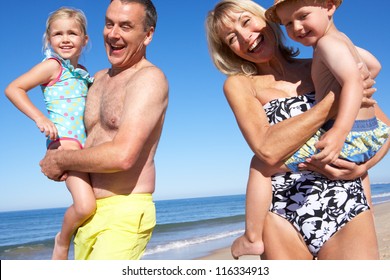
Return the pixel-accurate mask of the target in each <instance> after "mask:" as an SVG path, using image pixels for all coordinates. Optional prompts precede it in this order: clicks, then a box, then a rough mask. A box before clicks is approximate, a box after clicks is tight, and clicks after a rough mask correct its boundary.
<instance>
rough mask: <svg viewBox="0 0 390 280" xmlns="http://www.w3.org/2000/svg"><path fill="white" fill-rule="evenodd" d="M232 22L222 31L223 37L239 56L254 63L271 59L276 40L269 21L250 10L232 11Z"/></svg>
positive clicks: (230, 16)
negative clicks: (268, 23)
mask: <svg viewBox="0 0 390 280" xmlns="http://www.w3.org/2000/svg"><path fill="white" fill-rule="evenodd" d="M229 18H230V19H231V23H230V24H227V25H225V26H224V27H223V28H222V29H221V31H220V37H221V39H222V40H223V41H224V42H225V43H226V44H227V45H228V46H229V47H230V49H231V50H232V51H233V52H234V53H235V54H236V55H238V56H239V57H241V58H243V59H246V60H248V61H250V62H253V63H265V62H268V61H270V60H271V59H272V58H273V56H274V52H275V49H276V40H275V36H274V34H273V32H272V29H271V27H270V26H269V25H267V23H266V22H265V21H264V20H263V19H261V18H259V17H256V16H255V15H253V14H252V13H250V12H246V11H244V12H231V13H230V14H229Z"/></svg>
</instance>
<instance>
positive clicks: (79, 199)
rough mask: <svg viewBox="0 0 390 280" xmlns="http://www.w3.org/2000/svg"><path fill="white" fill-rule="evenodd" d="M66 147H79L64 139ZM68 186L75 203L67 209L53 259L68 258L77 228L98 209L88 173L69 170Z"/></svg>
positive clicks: (57, 237)
mask: <svg viewBox="0 0 390 280" xmlns="http://www.w3.org/2000/svg"><path fill="white" fill-rule="evenodd" d="M61 146H62V147H63V148H64V149H77V148H78V146H75V143H73V142H72V141H62V142H61ZM66 186H67V188H68V190H69V192H70V193H71V195H72V198H73V204H72V205H71V206H70V207H69V208H68V209H67V210H66V212H65V215H64V220H63V223H62V228H61V231H60V232H59V233H57V235H56V237H55V240H54V249H53V255H52V259H53V260H67V259H68V252H69V247H70V242H71V240H72V236H73V234H74V233H75V231H76V230H77V228H78V227H79V226H80V225H81V224H82V223H83V222H85V221H86V220H87V219H88V218H89V217H90V216H91V215H92V214H93V213H94V211H95V209H96V200H95V195H94V193H93V190H92V187H91V185H90V180H89V175H88V173H82V172H69V174H68V178H67V179H66Z"/></svg>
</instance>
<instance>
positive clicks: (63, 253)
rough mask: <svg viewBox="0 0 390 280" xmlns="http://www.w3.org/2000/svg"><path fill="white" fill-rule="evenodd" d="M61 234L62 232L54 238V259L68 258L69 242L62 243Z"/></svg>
mask: <svg viewBox="0 0 390 280" xmlns="http://www.w3.org/2000/svg"><path fill="white" fill-rule="evenodd" d="M60 235H61V233H60V232H59V233H57V235H56V237H55V238H54V249H53V255H52V257H51V259H52V260H67V259H68V251H69V244H61V242H60V241H61V240H60Z"/></svg>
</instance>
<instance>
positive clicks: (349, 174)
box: [299, 158, 367, 180]
mask: <svg viewBox="0 0 390 280" xmlns="http://www.w3.org/2000/svg"><path fill="white" fill-rule="evenodd" d="M299 168H300V169H307V170H311V171H315V172H317V173H320V174H322V175H324V176H325V177H327V178H328V179H330V180H354V179H356V178H359V177H361V176H363V175H364V174H365V173H366V172H367V168H366V165H365V164H361V165H357V164H356V163H354V162H350V161H347V160H343V159H337V160H336V161H334V162H333V163H332V165H329V164H324V163H322V162H321V161H319V160H314V159H312V158H308V159H307V160H306V162H304V163H301V164H299Z"/></svg>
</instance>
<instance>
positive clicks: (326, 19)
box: [276, 1, 333, 46]
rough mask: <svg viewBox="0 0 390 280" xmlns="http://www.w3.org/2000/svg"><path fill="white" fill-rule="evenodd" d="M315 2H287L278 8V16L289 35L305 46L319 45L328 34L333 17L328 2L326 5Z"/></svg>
mask: <svg viewBox="0 0 390 280" xmlns="http://www.w3.org/2000/svg"><path fill="white" fill-rule="evenodd" d="M314 2H315V1H286V2H285V3H282V4H281V5H280V6H278V7H277V8H276V14H277V16H278V17H279V18H280V20H281V23H282V24H283V25H284V26H285V27H286V31H287V35H288V36H289V37H290V38H291V39H292V40H294V41H296V42H298V43H301V44H303V45H305V46H315V45H316V44H317V42H318V40H319V39H320V38H321V37H322V36H323V35H324V34H325V33H326V31H327V29H328V27H329V25H330V23H331V17H332V15H333V12H331V11H330V10H329V9H328V4H327V3H326V1H325V3H324V4H319V3H314ZM331 5H332V4H331Z"/></svg>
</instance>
